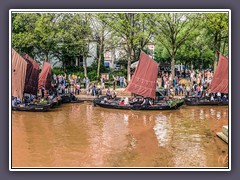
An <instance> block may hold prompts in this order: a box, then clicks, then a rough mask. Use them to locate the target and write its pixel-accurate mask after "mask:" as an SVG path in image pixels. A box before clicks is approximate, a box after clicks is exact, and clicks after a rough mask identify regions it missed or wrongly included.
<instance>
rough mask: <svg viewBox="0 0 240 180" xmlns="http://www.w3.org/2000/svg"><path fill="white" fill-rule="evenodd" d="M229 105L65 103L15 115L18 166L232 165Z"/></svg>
mask: <svg viewBox="0 0 240 180" xmlns="http://www.w3.org/2000/svg"><path fill="white" fill-rule="evenodd" d="M227 124H228V107H190V106H184V107H182V108H181V109H179V110H175V111H130V110H129V111H128V110H111V109H104V108H101V107H93V106H92V104H90V103H82V104H64V105H61V106H60V107H59V108H56V109H54V110H53V111H51V112H45V113H30V112H16V111H13V112H12V166H13V167H227V166H228V162H227V156H228V145H227V144H226V143H224V142H223V141H222V140H221V139H219V138H218V137H217V136H216V132H218V131H221V128H222V126H223V125H227Z"/></svg>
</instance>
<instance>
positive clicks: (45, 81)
mask: <svg viewBox="0 0 240 180" xmlns="http://www.w3.org/2000/svg"><path fill="white" fill-rule="evenodd" d="M41 86H43V87H44V88H45V89H47V90H49V89H51V88H52V85H51V64H50V63H48V62H44V64H43V68H42V71H41V73H40V75H39V81H38V88H41Z"/></svg>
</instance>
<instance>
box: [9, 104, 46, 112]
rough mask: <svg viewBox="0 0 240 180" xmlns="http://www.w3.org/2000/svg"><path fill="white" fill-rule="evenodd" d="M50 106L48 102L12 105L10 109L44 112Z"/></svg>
mask: <svg viewBox="0 0 240 180" xmlns="http://www.w3.org/2000/svg"><path fill="white" fill-rule="evenodd" d="M50 106H51V105H50V104H29V105H28V106H15V107H13V106H12V110H13V111H28V112H46V111H49V110H50Z"/></svg>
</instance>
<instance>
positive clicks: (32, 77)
mask: <svg viewBox="0 0 240 180" xmlns="http://www.w3.org/2000/svg"><path fill="white" fill-rule="evenodd" d="M50 68H51V67H50ZM42 73H43V74H44V73H45V72H42ZM38 75H39V65H38V64H37V63H36V62H35V61H34V60H33V59H31V58H30V57H29V56H28V55H24V57H22V56H21V55H20V54H18V53H17V52H16V51H15V50H14V49H12V96H13V97H18V98H21V99H22V98H23V94H24V93H27V94H32V95H37V89H38V81H39V78H38ZM50 107H51V103H38V104H34V103H29V104H28V105H27V106H24V105H17V106H12V110H14V111H28V112H45V111H48V110H49V109H50Z"/></svg>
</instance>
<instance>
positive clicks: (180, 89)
mask: <svg viewBox="0 0 240 180" xmlns="http://www.w3.org/2000/svg"><path fill="white" fill-rule="evenodd" d="M212 79H213V72H212V71H211V70H205V71H200V70H187V72H186V75H185V78H183V77H181V76H175V77H174V78H173V77H172V74H171V73H168V72H162V73H161V76H160V78H158V80H157V86H158V88H163V89H164V92H165V95H167V96H174V95H177V96H178V95H180V96H196V97H199V98H203V97H210V98H211V100H225V99H227V95H226V94H222V93H220V92H217V93H209V85H210V84H211V82H212Z"/></svg>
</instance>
